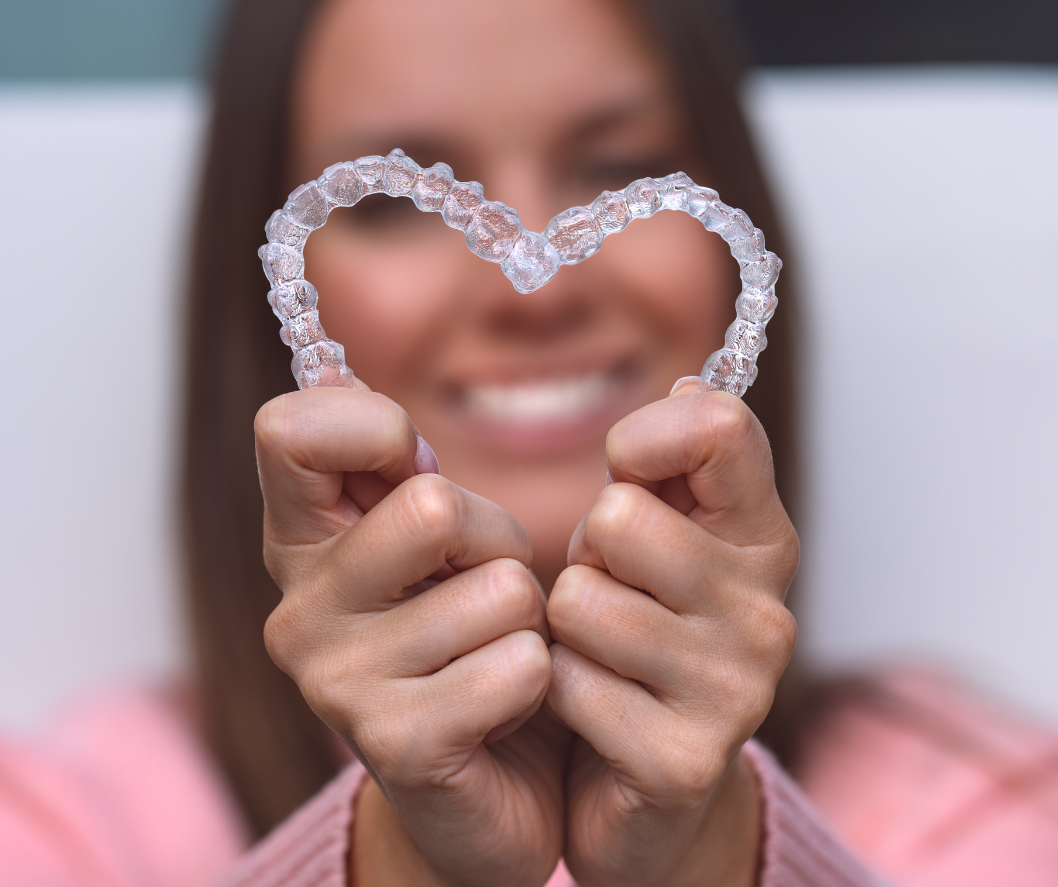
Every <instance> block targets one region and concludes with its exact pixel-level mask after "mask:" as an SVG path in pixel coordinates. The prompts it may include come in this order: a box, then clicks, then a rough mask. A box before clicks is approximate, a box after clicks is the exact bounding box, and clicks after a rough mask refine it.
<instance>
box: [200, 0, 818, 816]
mask: <svg viewBox="0 0 1058 887" xmlns="http://www.w3.org/2000/svg"><path fill="white" fill-rule="evenodd" d="M319 2H320V0H235V2H234V5H233V7H232V9H231V11H230V15H229V18H228V21H227V24H226V27H225V29H224V32H223V34H222V36H221V40H220V42H219V45H218V51H217V57H216V65H215V70H214V75H213V86H212V98H213V112H212V113H213V117H212V123H211V127H210V132H209V140H208V143H207V154H206V164H205V170H204V176H203V181H202V191H201V195H200V198H199V205H198V215H197V221H196V228H195V234H194V241H193V257H192V269H191V270H192V273H191V277H190V291H189V296H188V303H187V331H188V352H187V385H186V404H185V411H186V412H185V427H186V440H185V450H184V462H183V493H184V500H183V504H184V508H183V516H184V534H185V542H186V548H187V557H188V580H189V588H188V590H189V601H190V612H191V622H192V632H193V639H194V655H195V663H196V670H197V691H198V700H199V704H200V706H201V711H202V717H203V721H204V726H205V730H206V735H207V739H208V741H209V743H210V745H211V747H212V750H213V752H214V753H215V755H216V758H217V760H218V762H219V764H220V766H221V768H222V769H223V772H224V774H225V775H226V777H227V779H228V781H229V783H230V786H231V788H232V790H233V792H234V794H235V796H236V798H237V799H238V801H239V802H240V804H241V807H242V809H243V811H244V813H245V815H246V817H247V820H248V822H249V824H250V827H251V828H252V830H253V831H254V832H255V833H256V834H259V835H260V834H263V833H265V832H266V831H268V830H269V829H270V828H271V827H272V826H274V825H276V824H277V823H278V822H280V821H281V820H282V819H284V818H285V817H286V816H287V815H288V814H289V813H290V812H291V811H292V810H294V809H295V808H296V807H297V806H298V805H299V804H301V803H302V802H304V801H305V800H307V799H308V798H309V797H310V796H311V795H312V794H314V793H315V792H316V791H317V790H318V789H319V788H320V787H321V786H322V785H323V784H324V783H325V782H326V781H327V780H328V779H329V778H330V777H331V776H332V775H333V773H334V772H335V769H336V766H337V765H336V759H335V755H334V753H333V745H332V740H331V738H330V737H329V735H328V734H327V732H326V730H325V728H323V727H322V726H321V724H320V722H319V721H318V720H317V719H316V717H315V715H313V713H312V712H311V711H310V710H309V708H308V706H307V705H306V704H305V702H304V700H303V699H302V698H301V694H300V693H299V691H298V689H297V687H296V686H295V685H294V683H293V682H292V681H290V680H289V679H288V678H287V677H286V676H285V675H284V674H282V673H281V672H280V671H279V669H278V668H276V667H275V666H274V665H273V664H272V662H271V661H270V660H269V659H268V656H267V654H266V652H265V648H264V644H263V642H262V629H263V626H264V623H265V620H266V618H267V616H268V614H269V613H270V612H271V611H272V609H273V608H274V607H275V605H276V604H277V603H278V601H279V591H278V590H277V589H276V587H275V585H274V583H273V582H272V580H271V578H270V577H269V576H268V574H267V572H266V571H265V568H264V564H263V562H262V558H261V526H262V504H261V494H260V489H259V486H258V479H257V470H256V464H255V461H254V441H253V418H254V414H255V413H256V411H257V409H258V408H259V407H260V406H261V405H262V404H263V403H265V402H266V401H267V400H269V399H271V398H272V397H275V396H276V395H278V394H280V393H282V392H284V391H289V390H290V389H291V388H292V387H293V380H292V378H291V375H290V370H289V363H290V353H289V351H288V350H287V349H286V348H285V347H284V346H283V345H282V343H281V342H280V340H279V337H278V335H276V321H275V319H274V318H273V316H272V314H271V312H270V311H268V310H267V306H266V303H265V300H264V294H265V289H266V286H265V281H264V277H263V275H262V273H261V267H260V264H259V262H258V260H257V257H256V251H257V247H258V246H259V245H260V243H261V242H262V240H263V237H262V235H263V224H264V222H265V220H266V219H267V218H268V216H269V215H270V214H271V212H272V210H274V209H275V208H276V207H277V206H279V205H281V204H282V202H283V200H284V197H285V194H284V190H285V189H284V183H285V175H286V173H287V172H288V169H287V157H286V149H287V143H286V139H285V131H286V120H287V118H288V110H289V107H290V103H291V95H290V84H291V80H292V71H293V67H294V64H295V61H296V56H297V51H298V45H299V42H300V40H301V36H302V34H303V33H304V30H305V27H306V24H307V22H308V21H309V19H310V17H311V15H312V14H313V12H314V10H315V8H316V6H317V4H318V3H319ZM632 8H633V10H634V11H635V12H636V13H637V14H639V15H641V16H642V17H643V20H644V22H645V23H647V25H648V27H649V28H650V29H651V30H652V32H653V34H654V36H655V37H656V40H657V42H658V45H659V46H660V47H661V48H662V51H663V56H664V58H665V59H666V60H667V61H668V63H669V64H670V65H671V67H672V70H673V73H674V75H675V79H676V82H677V83H678V84H679V85H680V89H681V91H682V93H683V95H682V98H683V100H684V103H685V105H686V108H687V112H688V118H689V121H690V124H691V135H692V137H693V139H694V140H695V142H696V143H697V144H698V146H700V150H701V152H702V155H703V157H704V158H705V159H706V163H707V165H708V168H709V169H710V170H712V172H713V176H714V179H715V181H713V182H711V183H710V184H714V185H716V187H717V188H718V189H719V190H720V191H721V193H722V194H723V195H724V198H725V199H726V200H728V201H729V202H731V203H732V204H733V205H735V206H740V207H742V208H744V209H745V210H746V211H747V212H748V213H749V215H750V217H751V218H752V219H753V220H754V222H755V223H756V224H757V225H758V226H759V227H760V228H762V229H763V230H764V231H766V232H767V237H768V245H769V247H770V248H771V249H773V250H774V251H775V252H777V253H778V254H779V255H781V256H784V257H786V258H787V259H788V253H787V251H786V246H785V241H784V238H783V237H782V234H781V227H780V225H779V222H778V219H777V217H776V212H775V208H774V206H773V203H772V200H771V197H770V195H769V191H768V188H767V186H766V183H765V179H764V175H763V172H762V169H761V165H760V163H759V161H758V159H757V155H756V153H755V150H754V147H753V142H752V139H751V137H750V134H749V130H748V127H747V125H746V121H745V118H744V116H743V113H742V110H741V107H740V105H739V95H738V90H739V84H740V76H741V67H740V64H739V60H738V57H737V55H736V54H735V53H734V51H733V47H734V45H735V44H734V41H733V40H732V39H731V35H730V32H729V29H728V28H727V27H725V24H724V21H723V19H722V18H721V17H720V16H719V15H718V14H717V12H716V10H715V9H713V8H712V7H711V5H710V4H708V3H706V2H703V0H638V2H635V3H632ZM787 267H788V268H789V261H788V262H787ZM783 284H784V285H783V287H782V308H781V310H780V311H778V312H777V314H776V315H775V318H774V319H773V320H772V322H771V324H770V326H769V328H768V339H769V343H770V344H769V347H768V350H767V351H766V352H765V354H764V355H763V356H762V358H761V374H760V381H759V382H758V383H757V384H756V385H755V386H754V387H753V388H752V389H751V390H750V393H749V394H748V395H747V396H746V401H747V403H749V404H750V405H751V406H752V408H753V409H754V411H755V412H756V413H757V415H758V416H759V417H760V420H761V422H762V423H763V424H764V427H765V428H766V429H767V431H768V434H769V437H770V439H771V441H772V446H773V449H774V452H775V465H776V477H777V481H778V484H779V490H780V493H781V495H782V497H783V501H784V502H786V503H787V507H789V505H790V504H791V503H792V502H793V500H794V497H795V492H796V491H795V486H796V479H797V452H796V434H795V424H794V417H795V412H796V411H795V404H794V392H795V374H794V354H793V346H794V337H793V335H792V330H793V328H794V321H795V308H796V300H795V299H792V298H791V293H792V288H791V287H790V286H789V284H788V277H787V279H784V281H783ZM781 709H782V707H781V706H780V707H779V708H777V711H779V710H781ZM765 732H767V731H765ZM788 732H789V731H787V730H783V729H781V728H780V729H778V730H771V734H772V735H773V744H776V742H777V740H778V739H781V738H782V737H783V736H784V735H786V734H787V733H788Z"/></svg>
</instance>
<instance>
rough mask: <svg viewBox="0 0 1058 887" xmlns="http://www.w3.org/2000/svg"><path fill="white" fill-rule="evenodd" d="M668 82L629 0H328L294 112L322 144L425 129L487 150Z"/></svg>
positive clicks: (307, 46)
mask: <svg viewBox="0 0 1058 887" xmlns="http://www.w3.org/2000/svg"><path fill="white" fill-rule="evenodd" d="M667 93H668V90H667V84H666V82H665V76H664V72H663V70H662V66H661V65H660V63H659V62H658V60H657V59H656V58H655V56H654V55H653V53H652V51H651V49H650V47H649V44H648V42H647V41H646V40H645V39H644V38H643V36H642V34H641V33H640V28H639V26H638V23H637V22H636V21H635V20H634V19H633V18H632V17H631V16H630V15H628V13H627V12H626V11H625V9H624V7H623V4H622V3H621V2H619V0H531V2H522V3H512V2H507V0H449V2H444V3H439V2H437V0H400V2H393V0H326V2H324V3H323V5H322V6H321V8H320V11H319V12H318V14H317V15H316V17H315V19H314V21H313V23H312V25H311V26H310V28H309V31H308V32H307V34H306V37H305V40H304V42H303V45H302V49H301V55H300V60H299V64H298V67H297V71H296V76H295V83H294V107H293V123H294V127H295V134H296V138H297V139H298V140H302V141H304V140H309V141H311V142H314V143H318V144H323V143H326V142H327V141H328V140H330V139H339V138H340V139H342V140H344V141H346V143H347V145H348V141H349V139H350V138H358V139H359V138H362V139H363V140H364V141H365V142H367V141H370V140H371V139H372V138H384V137H386V136H389V135H392V136H399V135H401V134H402V133H405V132H406V133H407V134H408V135H409V136H414V135H415V133H416V132H418V131H426V132H429V133H430V134H431V135H434V136H437V137H438V138H439V139H440V140H442V141H448V137H449V136H450V137H451V138H452V139H456V140H463V141H467V140H469V141H473V142H474V143H475V144H477V145H479V146H480V147H481V148H482V149H483V150H488V149H489V146H490V145H491V146H494V147H501V146H502V144H503V143H505V142H506V143H511V144H521V145H526V144H531V143H534V142H540V141H542V140H546V139H548V138H560V137H561V136H562V134H563V131H564V130H565V129H568V128H569V127H571V126H575V125H577V123H578V121H580V120H583V119H584V118H585V117H586V116H591V115H597V114H599V113H601V112H605V111H606V110H607V109H609V108H615V109H616V108H619V107H620V106H622V105H624V106H632V105H635V104H636V103H639V104H640V105H643V106H645V107H647V108H649V107H650V106H651V104H652V103H653V104H655V105H656V104H657V103H658V102H659V101H660V100H661V99H662V97H664V96H666V95H667ZM412 130H414V131H412ZM363 147H364V152H365V153H377V152H378V151H382V150H384V149H388V148H389V147H392V145H388V144H386V145H384V146H383V147H379V145H378V144H374V145H369V144H365V145H364V146H363Z"/></svg>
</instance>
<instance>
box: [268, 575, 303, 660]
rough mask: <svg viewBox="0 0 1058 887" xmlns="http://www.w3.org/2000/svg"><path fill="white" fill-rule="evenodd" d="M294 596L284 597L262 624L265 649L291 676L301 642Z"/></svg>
mask: <svg viewBox="0 0 1058 887" xmlns="http://www.w3.org/2000/svg"><path fill="white" fill-rule="evenodd" d="M293 601H294V596H293V595H290V596H287V597H284V598H283V600H282V601H280V602H279V605H278V606H277V607H276V608H275V609H274V610H273V611H272V612H271V613H270V614H269V616H268V619H267V620H266V621H265V625H264V644H265V649H266V650H267V651H268V655H269V656H270V657H271V659H272V661H273V662H274V663H275V664H276V665H278V666H279V667H280V668H281V669H282V670H283V671H284V672H286V673H287V674H289V675H291V676H293V674H294V673H295V671H296V668H297V664H298V660H299V658H300V657H299V655H298V653H299V652H300V650H301V648H302V644H301V630H300V625H301V620H300V618H299V616H298V615H297V614H296V612H295V610H296V607H295V605H294V603H293Z"/></svg>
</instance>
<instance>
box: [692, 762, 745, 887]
mask: <svg viewBox="0 0 1058 887" xmlns="http://www.w3.org/2000/svg"><path fill="white" fill-rule="evenodd" d="M762 822H763V817H762V804H761V797H760V787H759V785H758V783H757V776H756V772H755V771H754V769H753V766H752V764H750V762H749V760H748V758H747V757H746V756H745V754H743V753H742V752H739V754H738V755H737V756H736V757H735V759H734V760H733V761H732V762H731V765H730V766H729V767H728V768H727V771H726V772H725V773H724V775H723V777H722V778H721V780H720V782H719V784H718V785H717V787H716V791H715V793H714V796H713V799H712V802H711V803H710V806H709V810H708V812H707V813H706V815H705V819H704V820H703V822H702V827H701V828H700V829H699V831H698V836H697V839H696V840H695V842H694V844H693V846H692V847H691V850H690V852H689V853H688V855H687V857H686V859H685V861H684V862H685V864H684V865H683V866H681V867H680V869H681V873H680V876H678V877H676V878H674V880H673V881H672V883H673V884H680V885H683V884H686V885H688V887H690V885H694V887H754V885H755V884H756V883H757V876H758V873H759V869H760V847H761V832H762Z"/></svg>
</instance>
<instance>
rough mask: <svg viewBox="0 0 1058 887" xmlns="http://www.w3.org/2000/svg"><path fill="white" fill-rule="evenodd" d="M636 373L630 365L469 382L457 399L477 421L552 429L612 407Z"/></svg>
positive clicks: (607, 410) (624, 394) (604, 411)
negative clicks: (545, 376) (523, 378)
mask: <svg viewBox="0 0 1058 887" xmlns="http://www.w3.org/2000/svg"><path fill="white" fill-rule="evenodd" d="M635 375H636V373H635V368H634V366H633V362H623V363H622V364H621V365H619V366H617V367H615V368H612V369H609V370H597V372H594V373H581V374H578V375H576V376H573V375H570V376H561V377H554V378H550V379H537V380H533V381H517V382H506V383H495V382H494V383H487V384H477V385H474V384H470V385H466V386H464V387H463V388H462V391H461V395H462V396H461V398H460V399H461V400H462V403H463V405H464V408H466V409H467V410H468V411H469V412H470V413H471V414H473V415H475V416H477V417H478V418H479V419H485V420H486V421H489V422H490V423H491V422H495V423H499V424H507V426H511V424H514V426H553V424H559V426H561V424H566V423H569V422H577V421H578V420H581V419H586V418H588V417H590V416H594V415H599V414H601V413H607V412H610V411H612V410H613V409H614V406H615V402H616V401H622V400H623V399H624V398H625V397H626V396H627V393H628V391H627V390H628V385H630V383H631V382H632V378H634V377H635Z"/></svg>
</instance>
